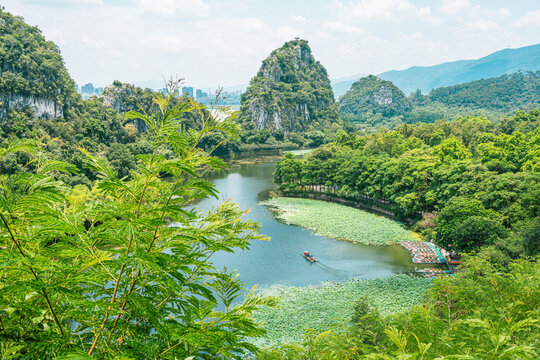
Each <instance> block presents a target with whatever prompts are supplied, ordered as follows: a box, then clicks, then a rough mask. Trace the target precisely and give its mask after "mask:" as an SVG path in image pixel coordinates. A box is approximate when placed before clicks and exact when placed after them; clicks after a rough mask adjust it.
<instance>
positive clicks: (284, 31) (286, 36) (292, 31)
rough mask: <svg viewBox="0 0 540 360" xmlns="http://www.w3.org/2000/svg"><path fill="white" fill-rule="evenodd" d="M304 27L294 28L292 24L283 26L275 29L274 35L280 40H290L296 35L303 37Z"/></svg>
mask: <svg viewBox="0 0 540 360" xmlns="http://www.w3.org/2000/svg"><path fill="white" fill-rule="evenodd" d="M302 34H303V31H302V29H298V28H294V27H292V26H281V27H279V28H277V29H276V31H274V36H275V37H277V38H278V39H280V40H284V41H288V40H292V39H294V38H295V37H302Z"/></svg>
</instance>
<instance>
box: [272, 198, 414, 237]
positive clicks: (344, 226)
mask: <svg viewBox="0 0 540 360" xmlns="http://www.w3.org/2000/svg"><path fill="white" fill-rule="evenodd" d="M262 204H263V205H267V206H270V207H271V208H273V209H275V210H276V216H277V217H278V218H279V219H280V220H282V221H284V222H286V223H287V224H292V225H298V226H303V227H306V228H308V229H311V230H313V231H315V232H317V233H318V234H321V235H324V236H328V237H331V238H335V239H340V240H348V241H354V242H360V243H363V244H368V245H390V244H396V243H399V242H400V241H416V240H418V239H417V238H415V237H414V236H413V233H412V232H411V231H408V230H406V229H405V228H403V226H401V225H400V224H399V223H398V222H396V221H393V220H390V219H387V218H385V217H383V216H378V215H375V214H371V213H368V212H366V211H362V210H359V209H355V208H351V207H348V206H344V205H339V204H334V203H329V202H324V201H318V200H309V199H297V198H288V197H280V198H272V199H269V200H266V201H263V202H262Z"/></svg>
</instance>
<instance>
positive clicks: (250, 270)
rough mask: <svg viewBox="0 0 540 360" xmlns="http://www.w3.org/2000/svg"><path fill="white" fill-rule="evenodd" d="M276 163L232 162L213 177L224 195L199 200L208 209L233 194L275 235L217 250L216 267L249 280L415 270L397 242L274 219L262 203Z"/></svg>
mask: <svg viewBox="0 0 540 360" xmlns="http://www.w3.org/2000/svg"><path fill="white" fill-rule="evenodd" d="M274 169H275V162H274V161H273V160H269V161H268V162H264V163H262V164H255V165H239V166H233V167H231V169H230V172H228V173H227V174H225V175H222V176H220V177H216V178H215V179H214V180H213V181H214V184H215V185H216V186H217V188H218V190H219V192H220V194H221V196H222V198H220V199H219V200H216V199H207V200H203V201H201V202H200V203H199V204H197V206H196V207H197V208H198V209H210V208H212V207H213V206H216V205H217V204H218V203H219V202H221V201H222V200H223V199H224V198H230V199H232V200H233V201H234V202H236V203H238V205H239V206H240V208H241V209H251V211H250V212H249V214H248V217H249V218H250V219H251V220H255V221H258V222H259V223H260V224H261V225H262V229H261V232H262V233H264V234H266V235H268V236H270V237H272V240H271V241H256V242H253V243H252V245H251V247H250V249H249V250H244V251H237V252H235V253H234V254H228V253H225V252H221V253H216V254H215V255H214V256H213V262H214V264H215V265H216V266H217V267H218V269H221V268H223V267H225V266H226V267H227V269H228V270H233V269H236V270H237V271H238V272H239V273H240V279H241V280H242V281H243V282H245V283H246V285H248V286H253V285H255V284H258V285H260V286H270V285H273V284H288V285H317V284H320V283H322V282H325V281H345V280H348V279H350V278H351V277H357V278H365V279H372V278H378V277H386V276H390V275H392V274H394V273H402V272H411V271H414V264H413V263H412V261H411V259H410V255H409V253H408V251H407V250H406V249H404V248H403V247H401V246H399V245H393V246H384V247H378V246H367V245H360V244H354V243H350V242H347V241H342V240H334V239H330V238H327V237H324V236H320V235H316V234H314V233H313V232H312V231H311V230H306V229H303V228H301V227H297V226H292V225H286V224H283V223H281V222H279V221H278V220H276V219H275V217H274V216H273V214H272V212H271V211H270V210H269V209H268V208H267V207H265V206H261V205H259V204H258V202H259V201H261V200H264V199H266V198H268V196H269V192H270V191H271V190H272V189H275V186H274V184H273V182H272V172H273V171H274ZM305 250H308V251H310V252H312V253H313V254H314V255H315V258H317V259H318V260H319V262H318V263H314V264H310V263H309V262H308V261H307V260H305V259H304V258H303V257H302V256H301V253H302V252H303V251H305Z"/></svg>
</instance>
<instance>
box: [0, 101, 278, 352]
mask: <svg viewBox="0 0 540 360" xmlns="http://www.w3.org/2000/svg"><path fill="white" fill-rule="evenodd" d="M156 105H157V108H158V110H157V111H156V113H154V114H150V115H146V114H141V113H137V112H130V113H129V114H128V117H129V118H133V119H140V120H141V121H144V123H145V124H146V126H147V128H148V131H147V134H146V135H147V143H148V146H149V152H148V153H144V154H140V155H138V156H137V157H136V159H134V160H133V161H134V162H135V165H134V168H133V169H132V170H131V171H129V173H128V174H119V172H118V171H116V170H115V169H114V168H113V167H112V166H111V163H112V162H113V161H114V160H113V161H111V163H109V161H107V159H105V158H103V157H101V156H96V155H92V154H90V153H89V152H87V151H86V150H81V152H82V153H83V156H84V160H83V161H84V165H85V167H86V168H88V169H90V170H91V171H92V172H93V173H94V174H95V176H96V181H95V186H94V187H93V190H92V192H90V191H89V190H88V189H87V188H85V187H79V188H76V189H75V190H73V191H72V190H71V189H70V188H69V187H68V186H67V185H66V184H65V183H63V182H62V181H61V180H59V178H60V177H59V176H58V174H60V173H73V172H76V171H77V168H76V167H75V166H73V165H70V164H67V163H63V162H59V161H56V160H51V159H50V158H49V156H48V154H47V153H46V152H42V151H40V150H38V148H37V147H36V146H35V144H34V143H33V142H31V141H27V140H16V141H14V142H11V143H10V144H9V145H8V147H7V148H3V149H2V151H1V152H0V156H1V157H2V158H5V157H7V156H10V155H11V154H16V153H24V154H26V156H27V157H28V159H29V161H28V162H27V166H25V167H23V168H21V169H18V171H16V172H14V173H12V174H9V175H1V176H0V190H1V192H2V196H0V198H1V201H0V220H1V223H0V239H1V240H0V241H1V244H0V246H1V250H0V262H1V263H2V267H1V268H0V299H1V301H0V304H1V306H0V320H1V324H2V332H1V335H0V337H1V339H2V347H1V349H0V351H1V352H2V358H11V359H52V358H55V359H57V358H58V359H60V358H63V359H75V358H77V359H86V358H93V357H90V355H93V356H96V357H98V358H100V359H113V358H114V359H119V358H122V359H142V358H145V359H148V358H151V359H153V358H163V359H177V358H181V359H184V358H187V357H190V356H193V357H196V358H198V359H215V358H239V357H240V356H241V354H243V353H245V352H246V351H249V352H253V351H255V350H256V348H254V347H253V346H252V345H250V344H248V343H246V342H244V341H243V339H244V338H245V337H248V336H258V335H260V334H262V333H263V330H262V329H260V328H259V327H258V325H257V323H256V322H255V321H254V320H253V319H252V317H251V316H250V314H251V312H252V311H253V310H255V309H256V308H257V307H258V306H260V305H271V303H272V301H271V300H269V299H265V298H263V297H261V296H260V295H256V294H254V293H253V292H250V293H249V294H247V295H245V296H244V298H243V300H242V301H239V299H238V297H239V296H240V295H241V294H242V293H243V289H242V285H243V284H242V283H241V282H240V281H239V280H238V279H237V276H236V275H234V273H233V274H230V273H226V272H221V271H218V270H216V269H215V268H214V267H213V265H212V263H211V262H210V258H211V256H212V255H213V254H214V253H215V252H217V251H228V252H232V251H234V250H235V249H246V248H247V247H248V246H249V243H250V241H252V240H255V239H265V237H264V236H261V235H258V234H257V228H258V225H257V224H256V223H253V222H252V221H249V220H246V219H245V218H244V216H245V212H244V211H240V210H239V209H238V208H237V206H236V205H235V204H232V203H230V202H224V203H222V204H221V205H219V206H218V207H216V208H214V209H213V210H211V211H208V212H205V213H202V212H198V211H196V210H190V211H188V210H185V207H186V205H187V204H190V203H193V202H194V201H197V200H199V199H202V198H206V197H208V196H216V197H217V194H216V191H215V187H214V186H213V185H212V184H211V183H209V182H208V181H205V180H203V179H202V178H201V177H200V176H198V175H197V174H198V172H199V169H201V168H202V167H206V168H209V169H212V170H214V171H215V170H220V169H223V167H224V166H225V164H224V163H223V161H222V160H219V159H218V158H215V157H210V156H208V155H207V154H206V153H204V151H203V150H200V149H199V148H198V142H199V141H200V139H201V138H202V137H203V136H204V134H205V133H208V132H210V131H217V132H221V133H223V134H225V135H227V136H232V135H234V134H235V132H236V131H237V127H236V126H235V124H233V123H231V122H230V121H221V122H220V121H217V120H215V119H213V118H206V117H204V118H203V119H202V120H201V124H200V130H199V131H196V130H194V129H187V128H186V127H185V126H184V124H183V116H182V115H183V114H184V113H186V112H191V111H193V110H196V109H195V108H194V107H193V106H192V105H189V104H187V103H184V102H172V98H170V97H164V96H161V97H158V98H157V99H156ZM111 148H112V146H111ZM169 154H172V155H169ZM120 158H121V157H120ZM121 170H123V171H126V170H125V169H124V168H121ZM121 175H126V176H125V177H124V178H120V177H119V176H121ZM171 222H174V223H175V224H177V225H176V226H169V224H170V223H171Z"/></svg>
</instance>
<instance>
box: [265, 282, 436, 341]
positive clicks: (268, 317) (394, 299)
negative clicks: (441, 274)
mask: <svg viewBox="0 0 540 360" xmlns="http://www.w3.org/2000/svg"><path fill="white" fill-rule="evenodd" d="M428 286H429V280H427V279H424V278H419V277H409V276H406V275H395V276H392V277H390V278H386V279H370V280H367V279H361V280H350V281H347V282H344V283H337V284H336V283H325V284H322V285H321V286H317V287H313V286H304V287H298V286H282V285H274V286H272V287H270V288H267V289H264V290H263V291H262V293H263V294H264V295H266V296H271V297H274V298H277V299H281V301H280V302H279V303H278V306H276V307H263V308H261V309H260V310H258V311H257V312H255V318H256V319H257V320H258V321H261V322H263V323H264V328H265V329H266V330H267V331H268V333H267V334H266V335H265V336H264V337H262V338H260V339H257V340H255V343H256V344H259V345H278V344H284V343H288V342H292V341H301V340H302V337H303V335H304V332H305V330H306V329H316V330H318V331H324V330H325V329H327V328H328V327H330V326H332V325H335V324H339V325H344V324H347V323H348V322H349V321H350V320H351V316H352V315H353V307H354V306H355V304H356V303H357V302H358V299H360V298H363V297H366V298H369V299H370V303H371V304H373V306H375V307H376V308H377V309H378V312H379V313H380V314H382V315H383V316H387V315H391V314H394V313H398V312H401V311H404V310H406V309H408V308H409V307H411V306H414V305H419V304H420V303H421V301H422V297H423V295H424V292H425V291H426V290H427V288H428Z"/></svg>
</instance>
